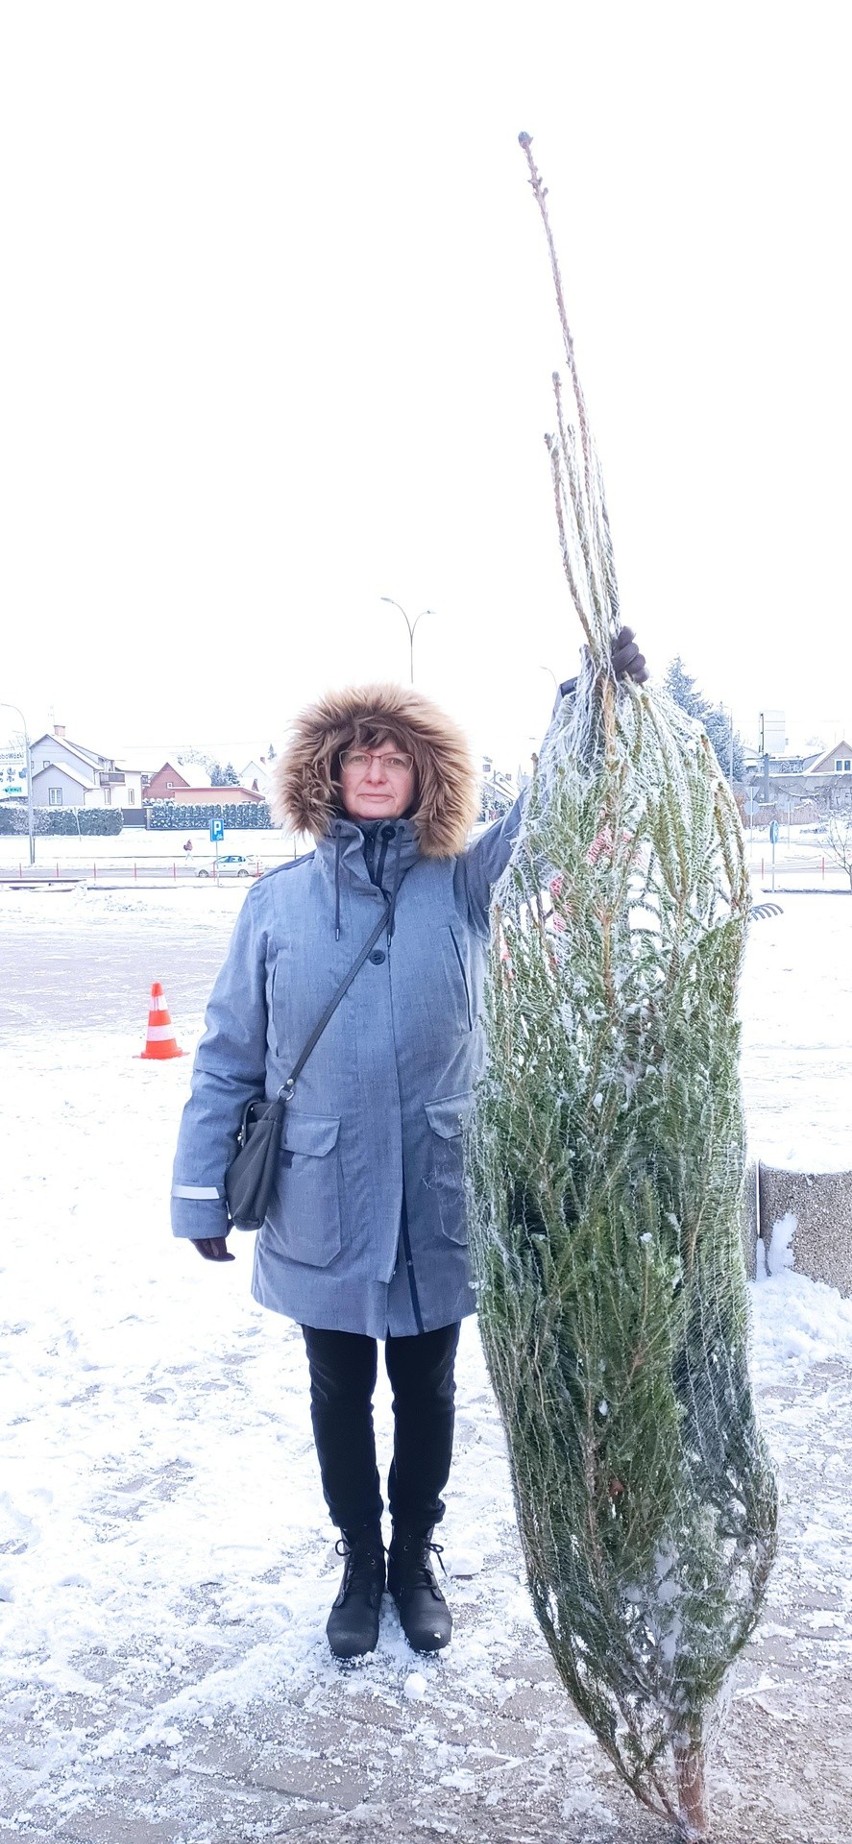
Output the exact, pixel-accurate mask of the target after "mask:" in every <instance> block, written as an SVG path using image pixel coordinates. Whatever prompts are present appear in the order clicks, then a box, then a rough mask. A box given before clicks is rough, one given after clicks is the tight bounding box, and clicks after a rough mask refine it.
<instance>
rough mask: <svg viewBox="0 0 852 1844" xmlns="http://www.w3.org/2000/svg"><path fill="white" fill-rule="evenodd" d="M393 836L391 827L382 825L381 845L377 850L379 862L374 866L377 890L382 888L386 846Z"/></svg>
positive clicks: (386, 853) (386, 852)
mask: <svg viewBox="0 0 852 1844" xmlns="http://www.w3.org/2000/svg"><path fill="white" fill-rule="evenodd" d="M393 836H394V833H393V829H392V828H391V827H388V826H383V827H382V845H381V850H380V852H379V862H378V865H377V866H376V884H377V886H378V888H379V890H382V878H383V876H384V872H385V859H386V857H387V855H388V846H389V845H390V842H391V839H392V838H393ZM382 895H384V891H382Z"/></svg>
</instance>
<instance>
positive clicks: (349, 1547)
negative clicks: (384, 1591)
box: [334, 1537, 384, 1602]
mask: <svg viewBox="0 0 852 1844" xmlns="http://www.w3.org/2000/svg"><path fill="white" fill-rule="evenodd" d="M334 1547H335V1549H336V1551H337V1554H338V1556H342V1557H344V1559H345V1567H344V1570H343V1580H342V1582H341V1584H340V1600H341V1602H343V1601H345V1600H346V1597H347V1595H349V1594H351V1592H352V1590H353V1588H363V1589H367V1590H368V1591H369V1595H370V1598H371V1599H376V1598H377V1597H378V1593H379V1583H378V1580H377V1575H378V1569H379V1560H380V1557H382V1556H383V1555H384V1549H383V1547H382V1545H381V1544H380V1543H375V1542H372V1541H370V1540H369V1539H368V1540H367V1541H361V1542H359V1541H358V1540H357V1538H356V1540H355V1542H354V1543H349V1542H348V1541H347V1539H346V1537H338V1539H337V1542H336V1543H335V1545H334Z"/></svg>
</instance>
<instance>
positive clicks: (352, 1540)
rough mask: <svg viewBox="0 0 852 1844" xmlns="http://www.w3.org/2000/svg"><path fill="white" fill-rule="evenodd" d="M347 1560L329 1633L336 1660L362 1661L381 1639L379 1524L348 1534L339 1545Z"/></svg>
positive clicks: (382, 1580) (382, 1556)
mask: <svg viewBox="0 0 852 1844" xmlns="http://www.w3.org/2000/svg"><path fill="white" fill-rule="evenodd" d="M335 1547H336V1549H337V1553H338V1555H339V1556H345V1557H346V1564H345V1567H344V1570H343V1580H342V1582H341V1584H340V1592H339V1594H338V1596H337V1600H336V1601H335V1603H334V1606H333V1607H332V1610H331V1613H330V1614H329V1616H328V1624H327V1626H326V1629H325V1630H326V1633H327V1635H328V1643H329V1645H330V1647H331V1650H332V1652H333V1653H334V1656H335V1658H361V1657H362V1656H363V1654H364V1653H365V1652H374V1651H375V1649H376V1642H377V1640H378V1637H379V1611H380V1608H381V1604H382V1595H383V1593H384V1588H385V1552H384V1546H383V1544H382V1532H381V1526H380V1525H379V1524H367V1525H365V1527H364V1529H363V1530H358V1531H346V1530H344V1532H343V1535H342V1537H341V1538H340V1540H339V1542H338V1543H337V1544H336V1545H335Z"/></svg>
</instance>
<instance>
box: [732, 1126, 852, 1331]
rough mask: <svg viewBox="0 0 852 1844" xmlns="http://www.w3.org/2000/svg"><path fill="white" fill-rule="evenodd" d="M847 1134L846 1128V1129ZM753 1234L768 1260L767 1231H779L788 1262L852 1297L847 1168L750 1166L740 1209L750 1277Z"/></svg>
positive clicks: (851, 1196) (851, 1187)
mask: <svg viewBox="0 0 852 1844" xmlns="http://www.w3.org/2000/svg"><path fill="white" fill-rule="evenodd" d="M850 1137H852V1130H850ZM758 1234H759V1235H760V1237H761V1238H762V1240H763V1243H764V1245H765V1248H766V1253H767V1257H768V1258H769V1259H771V1249H772V1238H773V1235H775V1236H780V1235H783V1238H784V1243H785V1245H786V1246H788V1247H789V1248H790V1251H791V1254H792V1265H793V1267H794V1268H795V1269H797V1271H798V1272H799V1273H800V1274H807V1275H809V1276H810V1278H811V1280H814V1281H825V1283H826V1285H827V1286H829V1287H836V1288H837V1289H838V1291H839V1292H840V1293H842V1294H844V1295H845V1296H846V1297H847V1298H852V1171H849V1172H791V1171H785V1170H784V1169H783V1168H781V1167H778V1166H773V1165H763V1164H759V1165H757V1166H751V1167H750V1168H749V1172H748V1174H747V1182H746V1200H745V1208H744V1211H743V1243H744V1248H745V1256H746V1267H747V1272H748V1274H749V1275H750V1276H751V1277H753V1276H754V1272H755V1258H756V1250H757V1236H758Z"/></svg>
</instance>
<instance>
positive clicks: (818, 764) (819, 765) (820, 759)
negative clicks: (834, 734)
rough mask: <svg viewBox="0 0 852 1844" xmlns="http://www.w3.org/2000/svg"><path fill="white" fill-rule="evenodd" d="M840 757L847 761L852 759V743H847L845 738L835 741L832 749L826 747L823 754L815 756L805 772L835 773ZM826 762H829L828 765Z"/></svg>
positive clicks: (809, 773)
mask: <svg viewBox="0 0 852 1844" xmlns="http://www.w3.org/2000/svg"><path fill="white" fill-rule="evenodd" d="M838 758H840V759H841V760H845V761H849V760H850V759H852V744H850V743H847V742H846V740H845V739H841V741H840V742H839V743H834V744H833V745H832V747H831V749H826V751H825V753H824V754H823V755H821V756H815V757H814V758H813V761H812V762H811V765H810V767H808V768H807V769H806V770H805V773H806V774H808V775H832V774H833V773H834V764H835V762H836V761H837V760H838ZM826 764H828V766H826Z"/></svg>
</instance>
